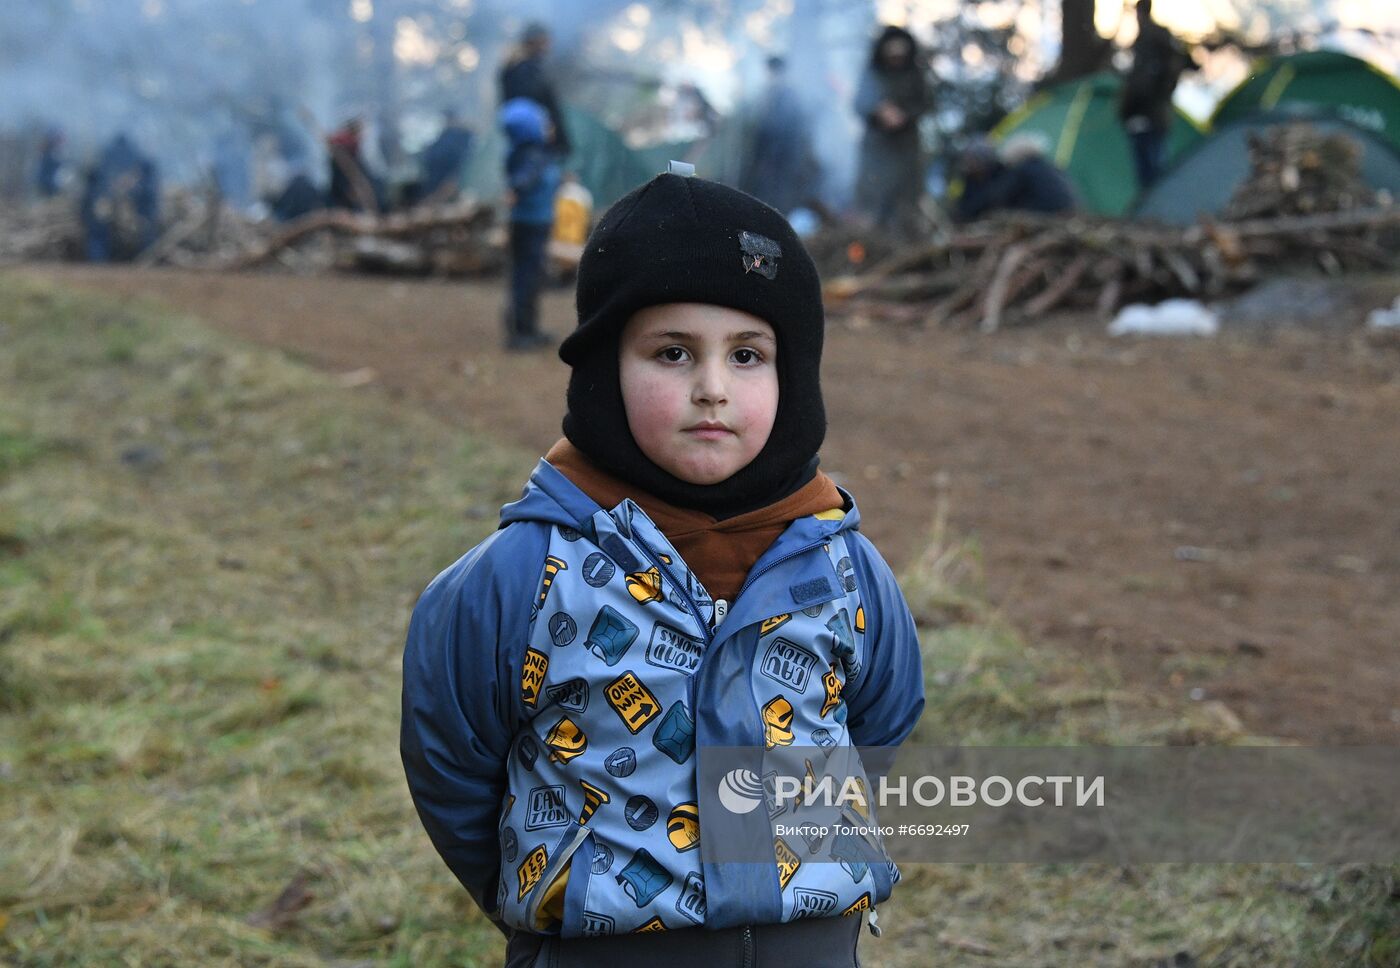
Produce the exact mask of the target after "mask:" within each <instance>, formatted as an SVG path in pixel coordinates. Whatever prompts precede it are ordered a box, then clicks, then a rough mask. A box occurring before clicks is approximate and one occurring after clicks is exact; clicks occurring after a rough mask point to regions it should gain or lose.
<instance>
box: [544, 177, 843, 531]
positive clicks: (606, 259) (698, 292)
mask: <svg viewBox="0 0 1400 968" xmlns="http://www.w3.org/2000/svg"><path fill="white" fill-rule="evenodd" d="M663 303H710V304H712V305H716V306H726V307H728V308H730V309H737V310H740V311H742V312H746V313H751V314H752V315H754V316H757V317H759V318H760V319H762V320H764V321H766V322H767V323H768V324H769V325H770V326H772V327H773V332H774V334H775V335H776V336H777V340H778V365H777V370H778V413H777V416H776V419H775V420H774V422H773V430H772V433H771V434H769V437H768V443H767V444H766V445H765V446H764V448H763V450H762V451H760V452H759V454H758V456H757V457H755V458H754V459H753V460H752V461H751V462H750V463H749V464H748V465H747V466H745V467H743V468H741V469H740V470H739V471H737V472H736V473H735V474H734V475H733V476H732V477H729V478H728V479H726V480H723V481H720V482H719V483H717V484H691V483H688V482H686V481H683V480H681V479H680V478H678V477H675V476H674V475H672V474H670V473H668V472H667V471H665V470H662V469H661V468H660V467H658V466H657V465H656V464H654V463H653V462H652V461H651V460H650V459H649V458H648V457H647V456H646V455H645V454H643V453H642V451H641V448H640V447H638V446H637V442H636V440H635V439H634V438H633V437H632V432H631V430H630V429H629V428H628V425H627V413H626V410H625V409H624V407H623V403H622V386H621V382H620V380H619V375H618V340H619V337H620V335H621V333H622V327H623V326H624V325H625V324H626V322H627V320H628V319H630V318H631V316H632V315H633V314H634V313H636V312H637V311H638V310H641V309H644V308H646V307H647V306H656V305H660V304H663ZM577 304H578V328H577V329H576V330H574V332H573V333H572V334H571V335H570V336H569V338H568V339H566V340H564V343H563V345H562V346H560V347H559V356H560V358H561V359H563V361H564V362H565V363H568V364H569V366H571V367H573V374H572V376H571V377H570V379H569V392H568V413H567V414H566V415H565V416H564V436H566V437H568V438H569V440H570V442H572V443H573V445H574V446H575V447H577V448H578V449H579V450H580V451H582V452H583V453H584V455H585V456H587V457H588V458H589V459H590V460H592V461H593V462H594V463H595V464H597V465H598V467H599V468H601V469H602V470H603V471H606V472H607V473H609V474H612V475H613V476H615V477H619V478H622V479H623V480H626V481H630V482H631V483H634V484H636V485H637V486H638V487H639V488H641V489H642V490H644V491H646V492H647V493H649V494H652V495H654V496H655V497H658V498H660V499H661V500H663V501H665V502H666V503H668V504H673V505H675V506H677V507H683V508H692V509H694V510H698V511H704V512H705V513H707V514H710V515H713V516H714V517H716V518H721V519H723V518H731V517H734V516H736V515H739V514H743V513H744V512H746V511H752V510H755V509H757V508H761V507H764V506H766V505H768V504H772V503H774V502H775V501H778V500H781V499H782V498H784V497H787V496H788V495H789V494H791V493H793V492H794V491H796V490H797V489H798V488H800V487H802V485H804V484H806V483H807V482H808V481H810V480H811V479H812V478H813V476H814V475H815V474H816V468H817V450H818V448H820V447H821V443H822V439H823V438H824V437H825V436H826V411H825V409H824V408H823V407H822V393H821V356H822V330H823V327H824V324H825V319H824V316H823V313H822V296H821V282H820V280H818V278H817V270H816V266H815V265H813V264H812V259H811V257H810V256H809V255H808V254H807V250H806V249H805V248H803V246H802V242H801V240H799V239H798V237H797V234H796V233H795V232H793V230H792V227H791V226H790V225H788V223H787V219H785V218H783V216H781V215H780V214H778V213H777V212H776V211H774V210H773V209H771V208H769V207H768V206H767V205H764V204H763V203H762V202H760V201H759V200H758V199H756V198H753V197H751V196H749V195H745V194H744V193H743V192H740V191H736V190H735V189H732V188H727V187H725V186H724V185H720V184H717V183H715V182H711V181H705V180H704V179H700V178H687V177H683V176H680V175H671V174H666V175H658V176H657V177H656V178H653V179H652V180H651V181H649V182H647V183H646V184H645V185H642V186H641V187H640V188H637V189H635V190H634V191H632V192H631V193H629V194H628V195H626V196H624V197H623V198H622V199H621V200H619V201H618V202H617V203H616V204H615V205H613V206H612V208H610V209H608V210H607V212H605V213H604V214H603V217H602V218H601V219H600V220H599V221H598V224H597V226H596V227H595V228H594V229H593V232H592V234H590V235H589V237H588V242H587V243H586V245H585V246H584V251H583V258H582V261H581V262H580V263H579V272H578V297H577Z"/></svg>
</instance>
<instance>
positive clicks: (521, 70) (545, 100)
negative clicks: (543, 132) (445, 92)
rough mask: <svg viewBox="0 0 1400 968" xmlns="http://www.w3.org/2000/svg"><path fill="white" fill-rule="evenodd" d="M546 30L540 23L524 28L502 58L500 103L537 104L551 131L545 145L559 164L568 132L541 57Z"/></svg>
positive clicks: (547, 40)
mask: <svg viewBox="0 0 1400 968" xmlns="http://www.w3.org/2000/svg"><path fill="white" fill-rule="evenodd" d="M550 43H551V41H550V35H549V28H547V27H545V26H544V25H543V24H540V23H532V24H529V25H528V26H526V28H525V30H524V32H523V33H522V34H521V35H520V43H519V44H518V45H517V46H516V48H515V50H513V51H512V52H511V54H510V56H509V57H508V58H507V59H506V63H505V66H504V67H502V68H501V76H500V87H501V103H502V104H505V103H506V102H507V101H512V100H514V99H516V98H528V99H529V100H531V101H534V102H535V103H536V104H538V105H540V106H541V107H543V108H544V109H545V111H546V112H547V113H548V114H549V123H550V128H551V131H552V132H553V133H552V134H551V135H550V140H549V144H550V146H551V147H552V148H553V149H554V151H555V153H556V154H557V155H558V156H559V159H560V160H561V161H563V160H565V159H567V158H568V157H569V152H570V150H571V148H572V146H571V145H570V143H569V130H568V128H567V127H566V126H565V125H564V115H563V112H562V111H560V109H559V99H558V98H557V97H556V96H555V93H554V84H553V82H551V81H550V79H549V75H548V73H547V72H546V71H545V58H546V57H547V56H549V48H550Z"/></svg>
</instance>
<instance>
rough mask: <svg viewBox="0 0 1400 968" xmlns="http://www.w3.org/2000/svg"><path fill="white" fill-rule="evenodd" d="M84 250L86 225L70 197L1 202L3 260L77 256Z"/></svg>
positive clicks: (0, 236)
mask: <svg viewBox="0 0 1400 968" xmlns="http://www.w3.org/2000/svg"><path fill="white" fill-rule="evenodd" d="M82 251H83V227H82V224H81V223H80V222H79V221H78V210H77V208H76V207H75V206H74V205H73V204H72V203H71V202H70V201H68V200H67V199H65V198H50V199H45V200H43V201H40V202H34V203H32V204H29V205H0V263H8V262H29V261H40V262H43V261H56V260H62V259H76V258H78V257H79V255H80V254H81V253H82Z"/></svg>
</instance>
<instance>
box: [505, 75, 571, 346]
mask: <svg viewBox="0 0 1400 968" xmlns="http://www.w3.org/2000/svg"><path fill="white" fill-rule="evenodd" d="M500 120H501V127H502V129H503V130H504V131H505V133H506V137H507V138H508V139H509V141H510V150H509V153H508V154H507V155H506V183H507V186H508V187H507V199H508V201H509V202H510V305H509V306H508V307H507V308H506V317H505V324H506V327H505V328H506V349H507V350H510V351H513V352H518V351H522V350H532V349H539V348H542V347H545V346H548V345H550V344H551V343H552V342H553V340H551V339H550V338H549V337H548V336H546V335H545V334H544V333H541V332H540V330H539V301H540V285H541V283H542V282H543V279H544V269H545V252H546V249H547V247H548V245H549V233H550V229H551V228H552V227H553V225H554V194H555V192H557V191H558V190H559V179H560V173H559V161H558V159H557V158H556V157H555V154H554V151H553V150H552V149H551V147H550V139H549V134H550V123H549V113H548V112H547V111H546V110H545V109H544V108H543V107H542V106H541V105H539V104H536V103H535V102H534V101H532V100H530V99H529V98H524V97H517V98H512V99H511V100H509V101H507V102H506V103H505V104H503V105H502V106H501V112H500Z"/></svg>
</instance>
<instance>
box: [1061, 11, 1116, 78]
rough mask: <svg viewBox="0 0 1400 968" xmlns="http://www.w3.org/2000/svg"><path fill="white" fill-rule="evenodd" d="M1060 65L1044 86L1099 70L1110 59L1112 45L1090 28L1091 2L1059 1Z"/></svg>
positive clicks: (1092, 17)
mask: <svg viewBox="0 0 1400 968" xmlns="http://www.w3.org/2000/svg"><path fill="white" fill-rule="evenodd" d="M1060 16H1061V21H1062V26H1061V37H1060V63H1059V64H1058V65H1057V66H1056V67H1055V70H1053V71H1052V72H1051V73H1050V75H1049V76H1048V77H1047V78H1046V81H1047V82H1048V83H1060V82H1063V81H1072V80H1074V79H1075V78H1078V77H1083V76H1084V75H1086V74H1092V73H1094V72H1095V71H1100V70H1103V69H1104V68H1105V67H1107V66H1108V62H1109V59H1110V58H1111V57H1112V56H1113V41H1112V40H1111V39H1109V38H1107V37H1102V36H1100V35H1099V31H1098V28H1097V27H1096V26H1094V0H1062V2H1061V4H1060Z"/></svg>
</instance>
